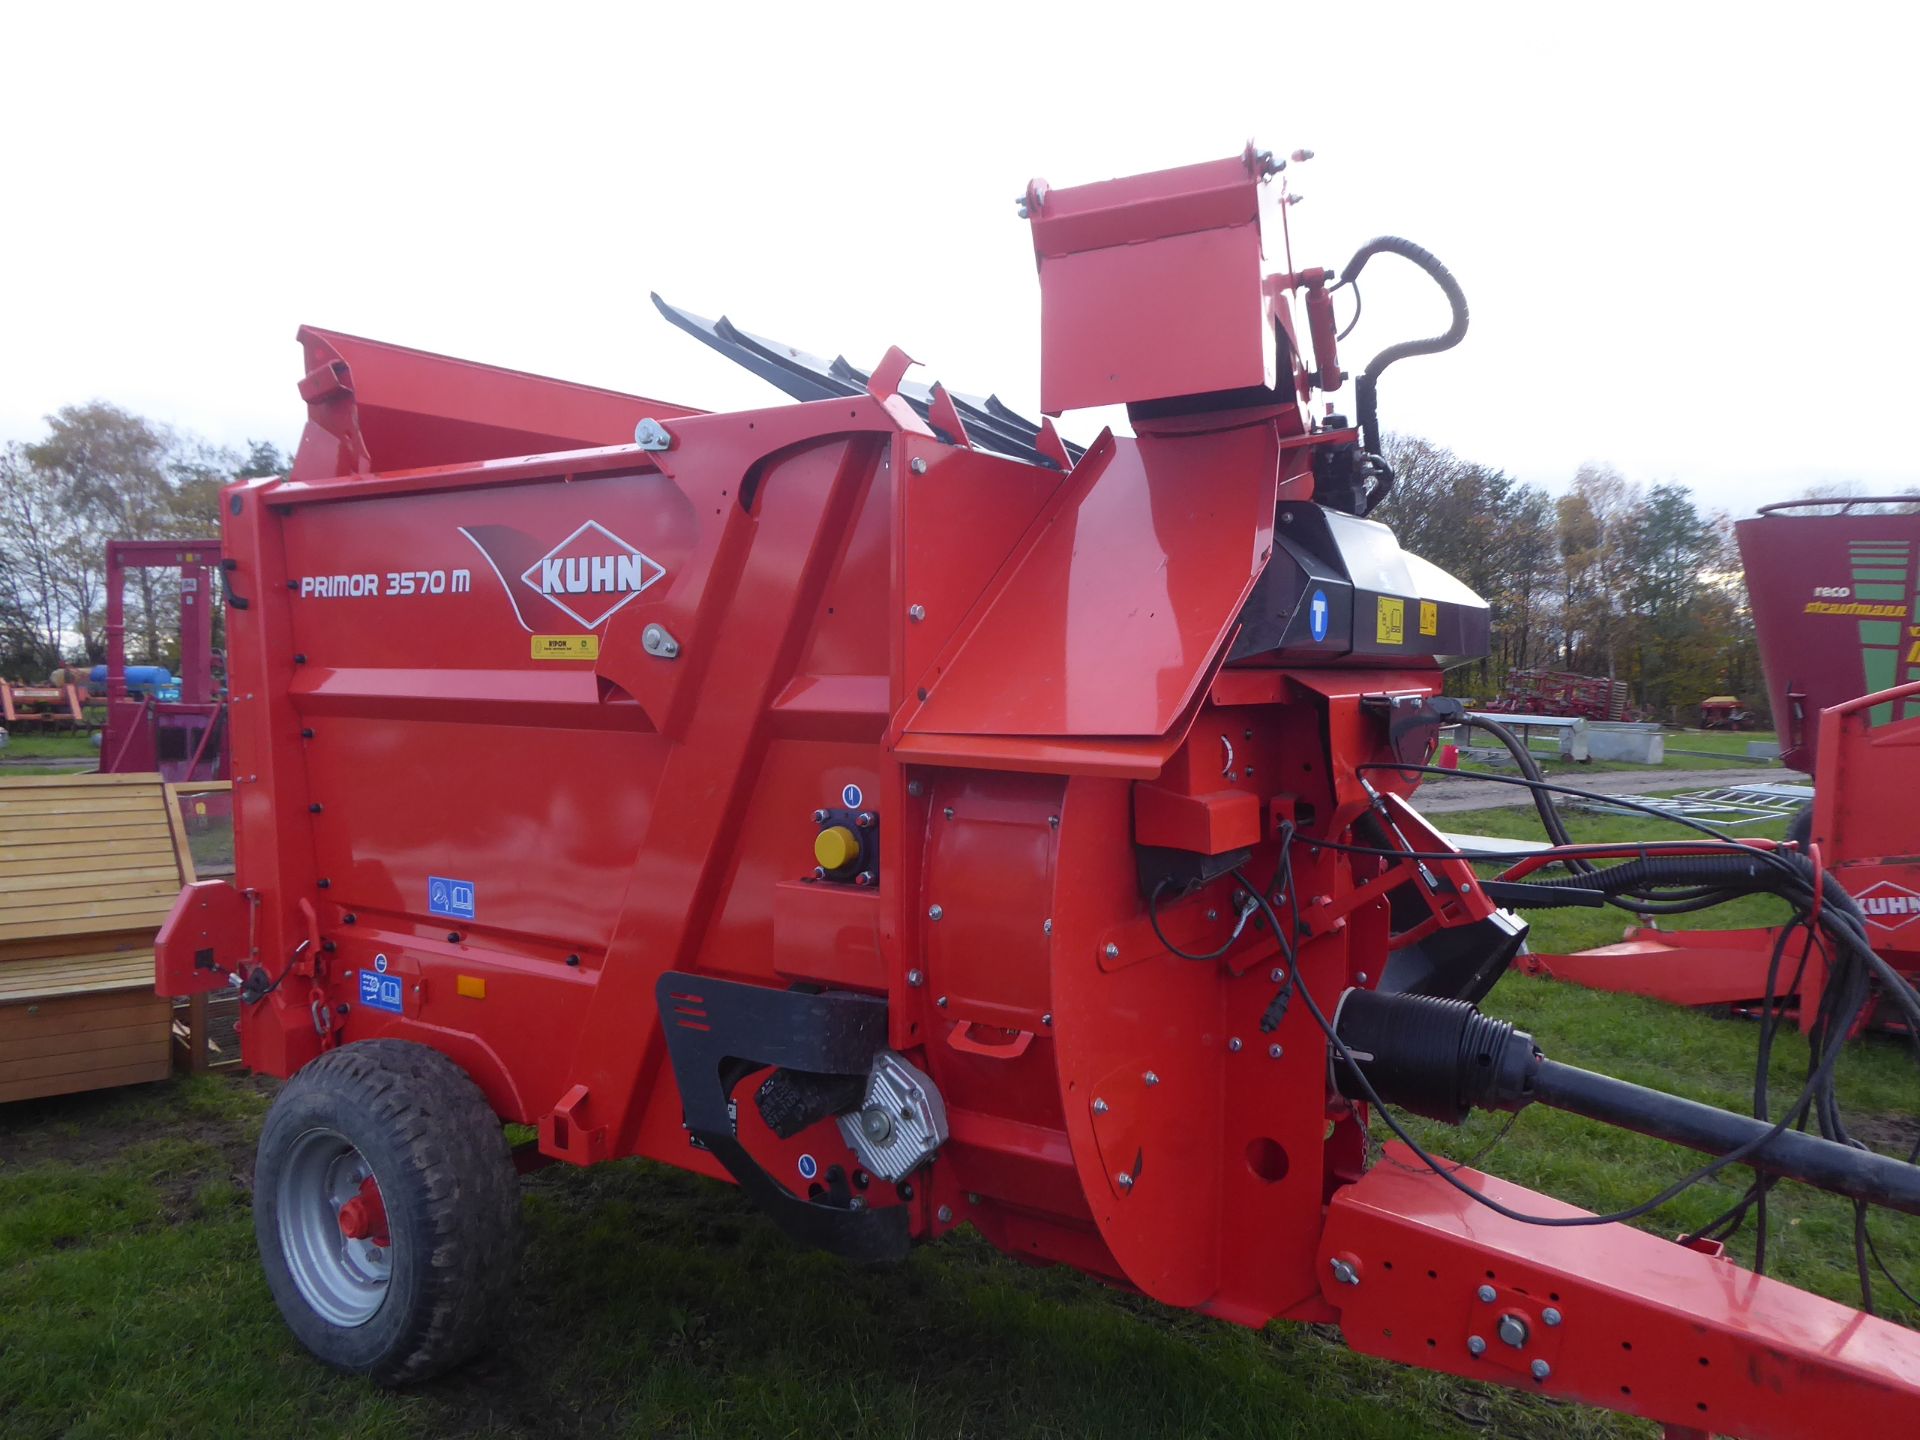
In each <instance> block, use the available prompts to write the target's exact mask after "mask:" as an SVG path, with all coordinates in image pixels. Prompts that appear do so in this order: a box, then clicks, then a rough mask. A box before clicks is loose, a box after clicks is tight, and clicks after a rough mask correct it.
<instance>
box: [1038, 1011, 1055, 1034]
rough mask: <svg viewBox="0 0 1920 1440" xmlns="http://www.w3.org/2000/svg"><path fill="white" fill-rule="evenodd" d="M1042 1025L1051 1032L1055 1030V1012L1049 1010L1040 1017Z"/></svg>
mask: <svg viewBox="0 0 1920 1440" xmlns="http://www.w3.org/2000/svg"><path fill="white" fill-rule="evenodd" d="M1040 1023H1041V1024H1042V1025H1044V1026H1046V1027H1047V1029H1049V1030H1051V1029H1052V1028H1053V1012H1052V1011H1051V1010H1049V1011H1047V1013H1046V1014H1044V1015H1042V1016H1041V1017H1040Z"/></svg>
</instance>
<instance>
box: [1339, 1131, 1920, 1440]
mask: <svg viewBox="0 0 1920 1440" xmlns="http://www.w3.org/2000/svg"><path fill="white" fill-rule="evenodd" d="M1454 1173H1455V1174H1456V1176H1457V1177H1458V1178H1459V1179H1461V1180H1463V1181H1465V1182H1466V1183H1467V1184H1468V1185H1471V1186H1473V1187H1474V1188H1475V1189H1477V1190H1479V1191H1480V1192H1481V1193H1483V1194H1485V1195H1487V1196H1488V1197H1490V1198H1492V1199H1496V1200H1498V1201H1500V1202H1501V1203H1502V1204H1504V1205H1506V1206H1508V1207H1510V1208H1512V1209H1514V1210H1518V1211H1521V1212H1523V1213H1526V1214H1530V1215H1544V1216H1577V1215H1580V1214H1583V1213H1585V1212H1583V1211H1580V1210H1578V1209H1576V1208H1574V1207H1573V1206H1571V1205H1566V1204H1563V1203H1562V1202H1560V1201H1558V1200H1554V1199H1551V1198H1549V1197H1547V1196H1545V1195H1538V1194H1535V1193H1534V1192H1533V1191H1531V1190H1528V1189H1525V1188H1524V1187H1522V1186H1519V1185H1514V1184H1511V1183H1509V1182H1507V1181H1504V1180H1499V1179H1495V1178H1494V1177H1492V1176H1488V1175H1482V1174H1480V1173H1479V1172H1478V1171H1475V1170H1469V1169H1465V1168H1462V1169H1460V1170H1458V1171H1455V1172H1454ZM1320 1274H1321V1284H1322V1288H1323V1290H1324V1292H1325V1294H1326V1297H1327V1299H1328V1300H1329V1301H1330V1302H1331V1303H1333V1304H1334V1305H1336V1306H1337V1307H1338V1308H1339V1310H1340V1328H1341V1330H1342V1332H1343V1333H1344V1334H1345V1336H1346V1340H1347V1343H1348V1344H1349V1345H1351V1346H1352V1347H1353V1348H1354V1349H1356V1350H1364V1351H1366V1352H1368V1353H1370V1354H1374V1355H1381V1356H1384V1357H1386V1358H1387V1359H1390V1360H1398V1361H1400V1362H1402V1363H1404V1364H1408V1365H1419V1366H1423V1367H1425V1368H1426V1369H1429V1370H1446V1371H1449V1372H1451V1373H1453V1374H1455V1375H1464V1376H1467V1377H1469V1378H1471V1379H1476V1380H1493V1381H1498V1382H1500V1383H1501V1384H1505V1385H1513V1386H1516V1387H1520V1388H1527V1389H1533V1390H1538V1391H1540V1392H1541V1393H1543V1394H1548V1395H1554V1396H1558V1397H1559V1398H1561V1399H1566V1400H1578V1401H1581V1402H1583V1403H1585V1404H1589V1405H1600V1406H1604V1407H1606V1408H1607V1409H1609V1410H1622V1411H1626V1412H1628V1413H1630V1414H1635V1415H1643V1416H1645V1417H1647V1418H1648V1419H1650V1420H1657V1421H1661V1422H1664V1423H1665V1424H1667V1425H1669V1426H1673V1427H1694V1428H1697V1429H1698V1430H1700V1431H1704V1432H1707V1433H1710V1434H1716V1435H1718V1434H1726V1435H1741V1436H1746V1437H1749V1440H1767V1437H1770V1436H1779V1437H1790V1436H1802V1437H1803V1436H1807V1435H1824V1434H1831V1433H1834V1428H1833V1427H1834V1423H1835V1417H1837V1416H1845V1417H1846V1429H1848V1430H1849V1431H1857V1432H1858V1433H1860V1434H1875V1433H1885V1434H1889V1435H1894V1434H1906V1433H1909V1432H1910V1431H1911V1430H1912V1428H1913V1420H1914V1416H1915V1415H1916V1414H1920V1347H1916V1346H1915V1345H1914V1343H1913V1334H1912V1332H1911V1331H1908V1330H1905V1329H1902V1328H1901V1327H1900V1326H1898V1325H1894V1324H1890V1323H1889V1322H1887V1321H1885V1320H1879V1319H1875V1318H1874V1317H1872V1316H1869V1315H1863V1314H1861V1313H1860V1312H1859V1311H1857V1310H1853V1309H1849V1308H1848V1307H1847V1306H1845V1305H1837V1304H1835V1303H1834V1302H1833V1301H1831V1300H1823V1299H1821V1298H1819V1297H1818V1296H1815V1295H1809V1294H1807V1293H1806V1292H1805V1291H1804V1290H1796V1289H1794V1288H1793V1287H1792V1286H1789V1285H1783V1284H1781V1283H1780V1282H1779V1281H1777V1280H1768V1279H1766V1278H1765V1277H1763V1276H1759V1275H1755V1274H1753V1273H1752V1272H1751V1271H1749V1270H1745V1269H1742V1268H1740V1267H1739V1266H1737V1265H1735V1264H1733V1263H1731V1262H1730V1261H1727V1260H1724V1259H1719V1258H1716V1257H1715V1256H1713V1255H1710V1254H1704V1253H1702V1252H1701V1251H1698V1250H1693V1249H1689V1248H1688V1247H1686V1246H1683V1245H1678V1244H1675V1243H1673V1242H1671V1241H1668V1240H1662V1239H1661V1238H1660V1237H1659V1236H1657V1235H1650V1234H1648V1233H1647V1232H1646V1231H1644V1230H1635V1229H1632V1228H1630V1227H1628V1226H1625V1225H1601V1226H1591V1227H1548V1226H1541V1225H1528V1224H1525V1223H1523V1222H1520V1221H1517V1220H1509V1219H1507V1218H1505V1217H1504V1216H1501V1215H1497V1214H1495V1213H1494V1212H1493V1211H1491V1210H1489V1209H1487V1208H1486V1207H1485V1206H1484V1205H1481V1204H1479V1203H1477V1202H1476V1201H1474V1200H1472V1199H1471V1198H1469V1197H1468V1196H1465V1195H1462V1194H1461V1193H1460V1192H1459V1191H1457V1190H1455V1189H1454V1188H1453V1187H1452V1186H1450V1185H1448V1184H1447V1183H1446V1182H1445V1181H1444V1180H1442V1179H1440V1178H1439V1177H1438V1176H1436V1175H1434V1174H1432V1173H1431V1172H1430V1171H1428V1170H1427V1169H1426V1168H1425V1167H1424V1166H1422V1165H1420V1163H1419V1162H1418V1161H1417V1160H1415V1159H1414V1157H1413V1155H1412V1154H1411V1153H1410V1152H1409V1151H1407V1150H1406V1149H1405V1148H1404V1147H1403V1146H1400V1145H1390V1146H1388V1147H1387V1153H1386V1157H1385V1159H1384V1160H1383V1161H1382V1163H1380V1164H1379V1165H1378V1166H1376V1167H1375V1168H1374V1169H1373V1170H1371V1171H1370V1172H1368V1174H1367V1175H1366V1177H1365V1178H1364V1179H1362V1180H1360V1181H1358V1182H1357V1183H1355V1184H1352V1185H1349V1186H1347V1187H1346V1188H1345V1189H1343V1190H1341V1191H1340V1192H1339V1193H1338V1194H1337V1195H1336V1196H1335V1197H1334V1200H1333V1203H1332V1204H1331V1205H1330V1206H1329V1207H1328V1210H1327V1228H1326V1232H1325V1234H1324V1235H1323V1236H1322V1238H1321V1245H1320ZM1489 1296H1490V1297H1491V1298H1488V1297H1489ZM1476 1341H1478V1342H1479V1343H1478V1344H1476V1343H1475V1342H1476ZM1516 1342H1517V1343H1516Z"/></svg>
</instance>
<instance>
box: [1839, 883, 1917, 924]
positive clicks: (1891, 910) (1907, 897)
mask: <svg viewBox="0 0 1920 1440" xmlns="http://www.w3.org/2000/svg"><path fill="white" fill-rule="evenodd" d="M1854 898H1855V899H1856V900H1858V901H1859V902H1860V908H1861V909H1862V910H1864V911H1866V912H1867V923H1868V924H1870V925H1878V926H1880V928H1881V929H1883V930H1898V929H1899V928H1900V927H1901V926H1902V925H1905V924H1906V923H1907V922H1908V921H1910V920H1916V919H1920V895H1916V894H1914V893H1913V891H1911V890H1909V889H1907V888H1906V886H1904V885H1895V884H1894V883H1893V882H1892V881H1890V880H1882V881H1881V882H1880V883H1879V884H1877V885H1869V886H1868V887H1867V888H1866V889H1864V890H1862V891H1861V892H1860V893H1859V894H1858V895H1856V896H1855V897H1854Z"/></svg>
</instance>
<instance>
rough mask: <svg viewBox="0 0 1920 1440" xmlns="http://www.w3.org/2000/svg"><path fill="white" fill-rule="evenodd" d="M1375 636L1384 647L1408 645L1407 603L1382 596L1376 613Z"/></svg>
mask: <svg viewBox="0 0 1920 1440" xmlns="http://www.w3.org/2000/svg"><path fill="white" fill-rule="evenodd" d="M1374 634H1375V636H1376V638H1378V640H1379V642H1380V643H1381V644H1382V645H1404V644H1406V643H1407V602H1406V601H1404V600H1393V599H1389V598H1388V597H1387V596H1385V595H1382V596H1381V597H1380V606H1379V609H1378V610H1377V611H1376V612H1375V624H1374Z"/></svg>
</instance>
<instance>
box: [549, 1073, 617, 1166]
mask: <svg viewBox="0 0 1920 1440" xmlns="http://www.w3.org/2000/svg"><path fill="white" fill-rule="evenodd" d="M586 1108H587V1087H586V1086H584V1085H575V1086H574V1087H573V1088H572V1089H571V1090H569V1091H567V1093H566V1094H565V1095H563V1096H562V1097H561V1099H560V1103H559V1104H558V1105H556V1106H554V1107H553V1109H552V1110H550V1111H548V1112H547V1113H546V1114H545V1115H542V1116H541V1117H540V1149H541V1152H542V1153H543V1154H547V1155H551V1156H553V1158H554V1159H556V1160H565V1161H568V1162H569V1163H571V1164H574V1165H592V1164H593V1163H595V1162H596V1161H599V1160H605V1159H606V1158H607V1155H608V1150H607V1127H606V1126H604V1125H588V1124H586V1123H584V1122H583V1120H582V1118H581V1117H582V1113H583V1112H584V1111H585V1110H586Z"/></svg>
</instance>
